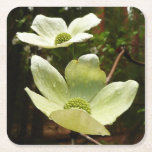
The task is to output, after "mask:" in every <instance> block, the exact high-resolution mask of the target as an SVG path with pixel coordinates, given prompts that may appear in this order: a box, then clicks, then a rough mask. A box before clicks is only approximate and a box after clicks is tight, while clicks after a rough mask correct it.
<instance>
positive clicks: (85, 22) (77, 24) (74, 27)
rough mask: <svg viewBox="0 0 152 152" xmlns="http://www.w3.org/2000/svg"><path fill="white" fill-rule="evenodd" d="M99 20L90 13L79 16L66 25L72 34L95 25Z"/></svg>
mask: <svg viewBox="0 0 152 152" xmlns="http://www.w3.org/2000/svg"><path fill="white" fill-rule="evenodd" d="M100 22H101V19H99V18H98V17H97V16H96V15H95V14H93V13H90V14H88V15H85V16H84V17H81V18H76V19H75V20H73V21H72V22H71V24H70V25H69V27H68V32H69V33H70V34H71V35H72V36H74V35H76V34H78V33H83V32H85V31H87V30H90V29H91V28H92V27H94V26H97V25H98V24H99V23H100Z"/></svg>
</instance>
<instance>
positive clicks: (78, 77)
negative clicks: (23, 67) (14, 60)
mask: <svg viewBox="0 0 152 152" xmlns="http://www.w3.org/2000/svg"><path fill="white" fill-rule="evenodd" d="M31 71H32V74H33V78H34V82H35V84H36V86H37V88H38V89H39V90H40V92H41V94H42V95H43V96H41V95H39V94H37V93H35V92H33V91H31V90H30V89H29V88H27V87H26V88H25V90H26V92H27V94H28V95H29V96H30V98H31V100H32V101H33V103H34V105H35V106H36V107H37V108H38V109H39V110H40V111H41V112H43V113H44V114H45V115H46V116H47V117H48V118H49V119H51V120H53V121H55V122H56V123H57V124H59V125H61V126H63V127H64V128H67V129H70V130H73V131H76V132H80V133H84V134H91V135H103V136H104V135H110V132H109V131H108V130H107V129H106V128H105V125H108V124H112V123H113V122H114V121H116V119H117V117H118V116H120V115H121V114H122V113H124V112H125V111H126V110H127V109H128V108H129V107H130V106H131V104H132V102H133V100H134V98H135V95H136V92H137V89H138V83H137V82H136V81H134V80H128V81H126V82H113V83H110V84H108V85H106V74H105V72H104V71H102V70H101V69H100V67H99V58H98V57H97V56H96V55H95V54H87V55H83V56H81V57H80V58H79V59H78V60H72V61H71V62H70V63H69V64H68V65H67V67H66V69H65V79H66V81H65V79H64V78H63V77H62V75H61V74H60V73H59V72H58V71H57V70H56V69H55V68H54V67H53V66H52V65H51V64H49V63H48V61H46V60H44V59H43V58H41V57H40V56H37V55H34V56H32V59H31Z"/></svg>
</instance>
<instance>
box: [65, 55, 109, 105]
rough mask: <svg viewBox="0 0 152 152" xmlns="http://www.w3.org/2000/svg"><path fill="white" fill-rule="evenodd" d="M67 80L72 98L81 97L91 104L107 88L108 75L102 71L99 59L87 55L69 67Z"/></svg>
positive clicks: (71, 63)
mask: <svg viewBox="0 0 152 152" xmlns="http://www.w3.org/2000/svg"><path fill="white" fill-rule="evenodd" d="M65 78H66V81H67V84H68V86H69V91H70V96H71V98H75V97H80V98H83V99H84V100H86V101H88V102H89V101H90V100H91V99H92V98H93V97H94V96H95V95H96V94H97V93H98V92H99V91H100V90H101V89H102V88H103V87H104V86H105V81H106V74H105V73H104V71H102V70H101V69H100V66H99V58H98V57H97V56H96V55H95V54H86V55H82V56H81V57H79V59H78V60H72V61H71V62H70V63H69V64H68V65H67V67H66V69H65Z"/></svg>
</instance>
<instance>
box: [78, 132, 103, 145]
mask: <svg viewBox="0 0 152 152" xmlns="http://www.w3.org/2000/svg"><path fill="white" fill-rule="evenodd" d="M80 135H81V136H83V137H84V138H86V139H87V140H89V141H91V142H93V143H94V144H96V145H101V143H100V142H98V141H97V140H95V139H93V138H91V137H90V136H88V135H85V134H81V133H80Z"/></svg>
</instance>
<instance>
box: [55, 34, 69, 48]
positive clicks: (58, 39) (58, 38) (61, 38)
mask: <svg viewBox="0 0 152 152" xmlns="http://www.w3.org/2000/svg"><path fill="white" fill-rule="evenodd" d="M70 39H71V35H70V34H68V33H60V34H58V35H57V36H56V38H55V45H57V44H61V43H63V42H66V41H68V40H70Z"/></svg>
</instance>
